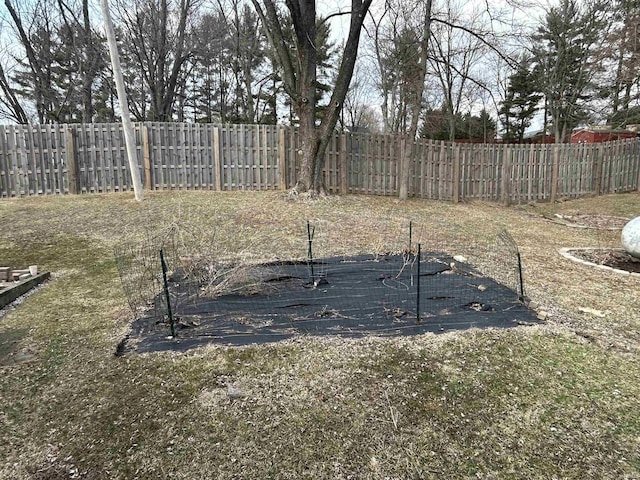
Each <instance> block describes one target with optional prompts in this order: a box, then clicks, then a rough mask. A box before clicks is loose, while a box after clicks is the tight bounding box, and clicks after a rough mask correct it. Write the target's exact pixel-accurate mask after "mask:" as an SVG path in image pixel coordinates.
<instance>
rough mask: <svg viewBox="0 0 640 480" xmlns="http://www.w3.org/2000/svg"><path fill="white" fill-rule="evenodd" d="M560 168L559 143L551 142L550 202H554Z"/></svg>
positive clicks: (556, 194)
mask: <svg viewBox="0 0 640 480" xmlns="http://www.w3.org/2000/svg"><path fill="white" fill-rule="evenodd" d="M559 170H560V145H559V144H557V143H554V144H553V165H552V169H551V199H550V202H551V203H554V202H555V201H556V197H557V196H558V173H559Z"/></svg>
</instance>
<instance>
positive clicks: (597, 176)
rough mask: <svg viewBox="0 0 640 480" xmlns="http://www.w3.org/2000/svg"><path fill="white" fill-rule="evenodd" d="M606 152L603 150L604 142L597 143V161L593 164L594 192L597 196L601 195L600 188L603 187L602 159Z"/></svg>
mask: <svg viewBox="0 0 640 480" xmlns="http://www.w3.org/2000/svg"><path fill="white" fill-rule="evenodd" d="M603 156H604V152H603V150H602V143H597V144H596V161H595V163H594V165H593V179H594V185H593V189H594V191H595V192H594V193H595V194H596V196H598V195H600V189H601V188H602V159H603Z"/></svg>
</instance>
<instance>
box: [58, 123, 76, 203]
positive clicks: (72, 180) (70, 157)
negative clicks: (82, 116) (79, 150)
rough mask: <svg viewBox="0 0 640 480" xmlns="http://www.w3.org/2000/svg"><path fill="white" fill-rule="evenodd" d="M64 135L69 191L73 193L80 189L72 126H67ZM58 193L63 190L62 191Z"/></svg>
mask: <svg viewBox="0 0 640 480" xmlns="http://www.w3.org/2000/svg"><path fill="white" fill-rule="evenodd" d="M65 137H66V138H65V143H66V148H67V165H69V193H71V194H74V195H75V194H77V193H79V192H80V191H81V188H80V175H79V170H78V159H77V158H76V143H75V131H74V129H73V127H71V126H67V131H66V133H65ZM60 193H64V192H63V191H62V192H60Z"/></svg>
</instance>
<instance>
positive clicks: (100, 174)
mask: <svg viewBox="0 0 640 480" xmlns="http://www.w3.org/2000/svg"><path fill="white" fill-rule="evenodd" d="M135 136H136V145H137V153H136V154H137V163H138V166H139V168H140V173H141V176H142V178H143V179H144V183H145V188H146V189H148V190H167V189H183V190H194V189H208V190H269V189H286V188H290V187H291V186H293V184H294V183H295V179H296V174H297V171H298V169H299V163H300V162H299V160H300V153H299V148H300V146H299V145H300V144H299V140H300V139H299V137H298V133H297V130H296V129H294V128H291V127H284V126H272V125H214V124H197V123H196V124H193V123H144V124H135ZM405 148H410V149H411V153H410V156H409V158H410V162H411V168H410V179H409V194H410V195H412V196H415V197H420V198H428V199H441V200H452V201H454V202H457V201H460V200H465V199H481V200H489V201H502V202H504V203H513V202H526V201H544V200H551V201H553V200H555V199H557V198H561V197H564V198H572V197H579V196H583V195H588V194H606V193H616V192H628V191H634V190H639V189H640V142H639V140H638V139H630V140H629V139H628V140H620V141H616V142H609V143H598V144H577V145H576V144H547V145H506V144H505V145H502V144H450V143H445V142H434V141H428V140H418V141H414V142H409V141H408V140H404V139H403V138H402V137H400V136H397V135H376V134H363V133H336V134H334V135H333V136H332V138H331V141H330V143H329V147H328V149H327V153H326V161H325V168H324V175H325V182H326V186H327V189H328V190H329V191H330V192H332V193H360V194H373V195H397V193H398V190H399V186H400V175H399V174H400V158H401V156H402V155H401V152H402V151H403V149H405ZM128 168H129V167H128V159H127V154H126V149H125V143H124V136H123V133H122V127H121V125H120V124H73V125H9V126H1V125H0V197H4V198H8V197H19V196H29V195H51V194H66V193H92V192H117V191H128V190H131V189H132V185H131V177H130V174H129V171H128Z"/></svg>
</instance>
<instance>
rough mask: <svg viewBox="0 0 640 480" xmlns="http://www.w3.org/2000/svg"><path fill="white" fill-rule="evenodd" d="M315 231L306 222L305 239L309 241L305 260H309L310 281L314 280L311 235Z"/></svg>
mask: <svg viewBox="0 0 640 480" xmlns="http://www.w3.org/2000/svg"><path fill="white" fill-rule="evenodd" d="M315 231H316V229H315V227H313V228H311V224H310V223H309V220H307V238H308V239H309V251H308V253H307V258H308V260H309V269H310V272H311V280H314V273H313V248H312V245H313V235H314V233H315Z"/></svg>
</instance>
